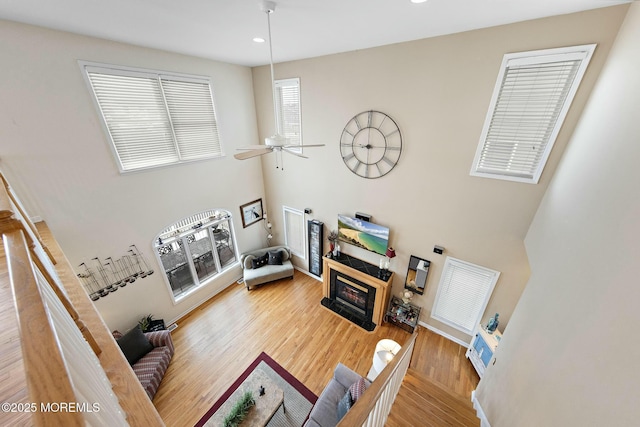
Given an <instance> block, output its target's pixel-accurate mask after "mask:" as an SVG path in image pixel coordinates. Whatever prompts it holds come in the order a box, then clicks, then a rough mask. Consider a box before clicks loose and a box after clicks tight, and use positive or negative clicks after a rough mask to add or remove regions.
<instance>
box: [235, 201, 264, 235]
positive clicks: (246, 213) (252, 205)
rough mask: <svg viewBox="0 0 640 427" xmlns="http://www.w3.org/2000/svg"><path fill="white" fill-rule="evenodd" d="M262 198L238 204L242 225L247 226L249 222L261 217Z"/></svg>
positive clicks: (252, 222) (258, 219) (256, 220)
mask: <svg viewBox="0 0 640 427" xmlns="http://www.w3.org/2000/svg"><path fill="white" fill-rule="evenodd" d="M262 212H263V211H262V199H258V200H254V201H253V202H249V203H246V204H244V205H242V206H240V214H241V216H242V227H243V228H247V227H248V226H250V225H251V224H255V223H256V222H258V221H260V220H261V219H262Z"/></svg>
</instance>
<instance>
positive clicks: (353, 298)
mask: <svg viewBox="0 0 640 427" xmlns="http://www.w3.org/2000/svg"><path fill="white" fill-rule="evenodd" d="M367 294H368V291H367V289H366V288H363V287H361V286H358V285H356V284H355V283H352V282H349V281H347V280H345V279H343V278H342V277H338V278H336V300H338V301H339V302H340V303H342V304H346V305H348V306H350V307H351V308H353V309H354V310H355V311H357V312H358V313H361V314H362V315H363V316H366V314H367Z"/></svg>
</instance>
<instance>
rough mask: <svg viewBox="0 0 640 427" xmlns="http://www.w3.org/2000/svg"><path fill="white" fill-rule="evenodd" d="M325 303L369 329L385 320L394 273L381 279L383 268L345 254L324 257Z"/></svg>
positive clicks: (341, 314) (336, 311)
mask: <svg viewBox="0 0 640 427" xmlns="http://www.w3.org/2000/svg"><path fill="white" fill-rule="evenodd" d="M323 264H324V265H323V269H324V274H323V296H324V298H323V299H322V302H321V303H322V305H323V306H325V307H327V308H328V309H330V310H331V311H333V312H335V313H336V314H339V315H340V316H342V317H344V318H346V319H347V320H349V321H351V322H353V323H355V324H356V325H358V326H360V327H361V328H363V329H365V330H367V331H373V330H374V329H375V327H376V326H377V325H379V324H380V323H382V319H383V315H384V311H385V307H386V306H387V304H388V301H389V296H390V293H391V283H392V278H393V274H391V275H389V276H388V277H384V278H385V279H387V280H383V279H380V278H378V273H379V269H378V267H376V266H374V265H373V264H370V263H367V262H365V261H362V260H360V259H358V258H355V257H352V256H349V255H346V254H341V255H340V256H339V257H334V258H327V257H325V258H324V259H323Z"/></svg>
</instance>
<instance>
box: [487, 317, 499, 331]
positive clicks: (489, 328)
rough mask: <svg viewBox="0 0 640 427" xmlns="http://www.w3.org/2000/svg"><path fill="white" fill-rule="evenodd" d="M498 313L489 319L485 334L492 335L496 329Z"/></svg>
mask: <svg viewBox="0 0 640 427" xmlns="http://www.w3.org/2000/svg"><path fill="white" fill-rule="evenodd" d="M498 323H499V320H498V313H496V314H495V316H493V317H492V318H491V319H489V323H487V332H488V333H490V334H492V333H493V332H494V331H495V330H496V329H497V328H498Z"/></svg>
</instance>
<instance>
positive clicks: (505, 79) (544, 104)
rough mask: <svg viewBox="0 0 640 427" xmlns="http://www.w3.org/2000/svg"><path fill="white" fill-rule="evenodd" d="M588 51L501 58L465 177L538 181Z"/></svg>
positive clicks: (590, 48)
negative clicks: (485, 114) (468, 170)
mask: <svg viewBox="0 0 640 427" xmlns="http://www.w3.org/2000/svg"><path fill="white" fill-rule="evenodd" d="M594 49H595V45H587V46H576V47H571V48H561V49H548V50H543V51H535V52H522V53H516V54H507V55H505V56H504V59H503V62H502V66H501V69H500V73H499V75H498V79H497V82H496V86H495V89H494V94H493V97H492V99H491V104H490V106H489V111H488V113H487V117H486V119H485V125H484V128H483V131H482V135H481V137H480V143H479V145H478V150H477V152H476V156H475V159H474V162H473V166H472V169H471V175H475V176H483V177H489V178H498V179H507V180H512V181H519V182H528V183H537V182H538V180H539V179H540V175H541V174H542V170H543V169H544V166H545V164H546V161H547V159H548V157H549V154H550V152H551V149H552V148H553V144H554V143H555V140H556V137H557V136H558V133H559V132H560V128H561V127H562V124H563V122H564V119H565V117H566V115H567V112H568V110H569V107H570V106H571V102H572V101H573V98H574V95H575V93H576V91H577V89H578V86H579V85H580V82H581V80H582V77H583V76H584V73H585V71H586V68H587V66H588V64H589V61H590V59H591V56H592V54H593V51H594Z"/></svg>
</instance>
